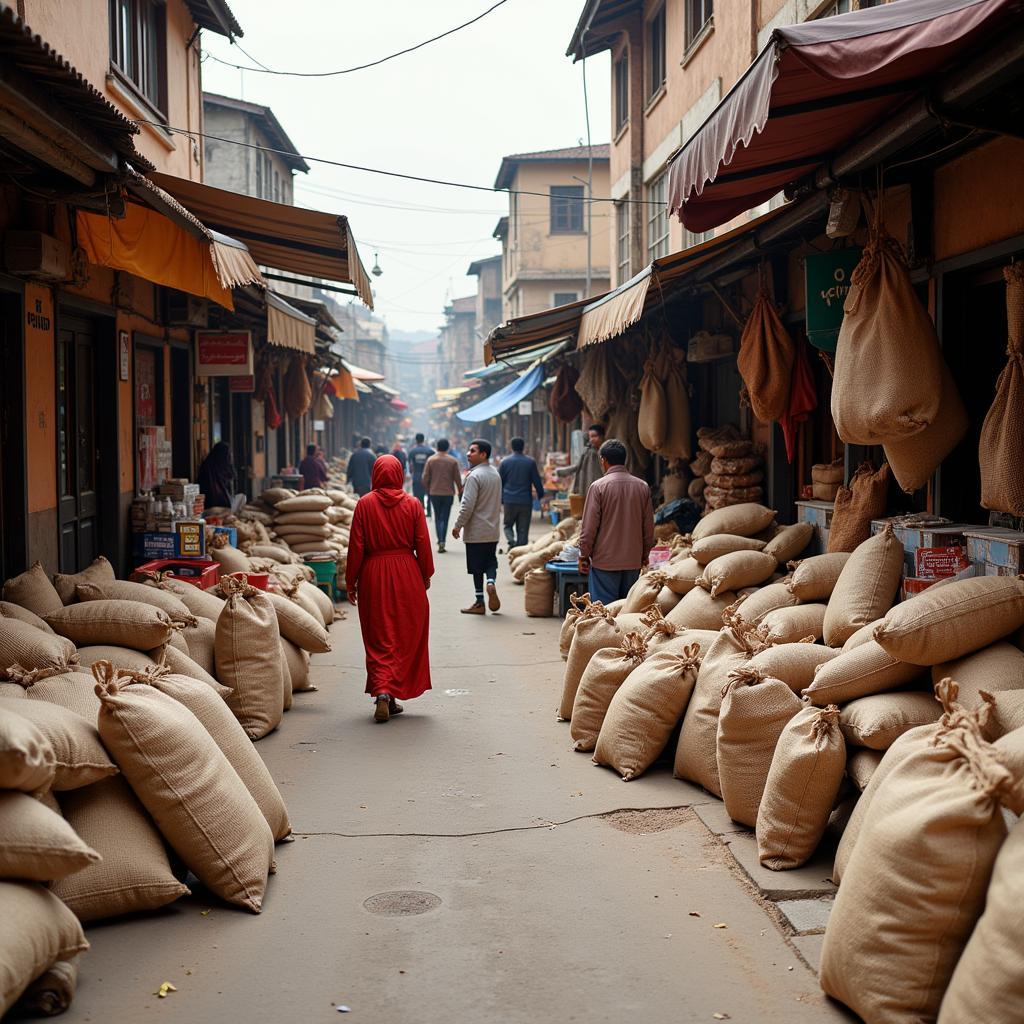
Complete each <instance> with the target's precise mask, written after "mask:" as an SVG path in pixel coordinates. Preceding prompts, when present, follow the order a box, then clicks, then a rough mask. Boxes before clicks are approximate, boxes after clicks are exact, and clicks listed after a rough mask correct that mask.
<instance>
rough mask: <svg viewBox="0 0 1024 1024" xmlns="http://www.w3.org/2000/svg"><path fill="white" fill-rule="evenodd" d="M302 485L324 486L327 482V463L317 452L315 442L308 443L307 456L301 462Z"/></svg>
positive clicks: (308, 486) (307, 486) (306, 486)
mask: <svg viewBox="0 0 1024 1024" xmlns="http://www.w3.org/2000/svg"><path fill="white" fill-rule="evenodd" d="M299 472H300V473H301V474H302V486H303V487H305V488H310V487H323V486H324V485H325V484H326V483H327V463H325V462H324V460H323V459H322V458H321V457H320V456H319V454H318V453H317V447H316V445H315V444H307V445H306V457H305V458H304V459H303V460H302V461H301V462H300V463H299Z"/></svg>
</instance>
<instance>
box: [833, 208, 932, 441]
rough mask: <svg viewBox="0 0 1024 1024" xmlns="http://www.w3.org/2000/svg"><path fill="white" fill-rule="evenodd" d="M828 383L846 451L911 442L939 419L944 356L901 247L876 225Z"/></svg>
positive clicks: (857, 272)
mask: <svg viewBox="0 0 1024 1024" xmlns="http://www.w3.org/2000/svg"><path fill="white" fill-rule="evenodd" d="M843 310H844V316H843V324H842V327H840V329H839V342H838V344H837V346H836V358H835V371H834V374H833V378H832V419H833V420H834V421H835V425H836V430H837V431H838V432H839V436H840V437H841V438H842V439H843V440H844V441H845V442H846V443H847V444H863V445H873V444H885V443H886V442H887V441H890V440H895V439H899V438H903V437H909V436H910V435H911V434H917V433H919V432H920V431H922V430H924V428H925V427H927V426H929V425H930V424H931V423H934V422H935V419H936V417H937V415H938V412H939V395H940V390H941V383H942V381H941V377H942V355H941V353H940V350H939V339H938V336H937V335H936V333H935V326H934V324H932V321H931V318H930V317H929V316H928V311H927V310H926V309H925V308H924V307H923V306H922V305H921V300H920V299H919V298H918V297H917V293H916V292H915V291H914V286H913V284H912V283H911V281H910V275H909V274H908V273H907V265H906V260H905V258H904V255H903V250H902V248H901V246H900V245H899V243H898V242H897V241H896V240H895V239H894V238H892V237H891V236H889V235H888V234H887V233H886V232H885V231H884V229H883V228H882V227H881V224H880V223H876V224H875V225H874V227H873V228H872V231H871V237H870V239H869V241H868V244H867V245H866V246H865V247H864V253H863V255H862V256H861V260H860V263H858V264H857V266H856V268H855V269H854V271H853V274H852V275H851V277H850V291H849V294H848V295H847V297H846V302H845V304H844V306H843Z"/></svg>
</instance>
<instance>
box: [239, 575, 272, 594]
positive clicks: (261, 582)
mask: <svg viewBox="0 0 1024 1024" xmlns="http://www.w3.org/2000/svg"><path fill="white" fill-rule="evenodd" d="M245 575H246V576H248V577H249V586H250V587H256V588H257V589H258V590H266V589H267V585H268V584H269V583H270V574H269V573H266V572H247V573H246V574H245Z"/></svg>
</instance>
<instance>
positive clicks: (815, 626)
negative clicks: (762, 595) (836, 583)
mask: <svg viewBox="0 0 1024 1024" xmlns="http://www.w3.org/2000/svg"><path fill="white" fill-rule="evenodd" d="M755 596H756V595H755ZM742 609H743V606H742V605H740V610H741V611H742ZM826 611H827V605H824V604H817V603H814V604H798V605H794V606H793V607H791V608H776V609H775V610H774V611H771V612H769V613H768V614H767V615H765V616H763V617H762V618H761V621H760V623H758V625H759V626H760V627H761V628H762V629H764V630H766V631H767V632H768V636H769V637H770V638H771V641H772V643H775V644H795V643H799V642H800V641H801V640H810V641H816V640H820V639H821V636H822V633H823V632H824V631H825V613H826Z"/></svg>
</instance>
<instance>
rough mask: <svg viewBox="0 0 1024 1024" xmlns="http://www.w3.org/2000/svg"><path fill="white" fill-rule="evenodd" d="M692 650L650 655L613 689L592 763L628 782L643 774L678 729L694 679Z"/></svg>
mask: <svg viewBox="0 0 1024 1024" xmlns="http://www.w3.org/2000/svg"><path fill="white" fill-rule="evenodd" d="M698 654H699V650H698V649H697V647H696V645H692V646H690V647H688V648H687V649H686V652H685V653H684V654H682V655H678V654H670V653H668V652H666V651H661V652H659V653H657V654H652V655H650V657H648V659H647V660H646V661H645V662H644V663H643V664H642V665H640V666H638V667H637V668H636V669H634V670H633V671H632V672H630V674H629V675H628V677H627V678H626V680H625V682H624V683H623V684H622V685H621V686H620V687H619V688H618V690H617V691H616V692H615V694H614V696H613V697H612V700H611V704H610V705H609V706H608V713H607V714H606V715H605V717H604V722H603V724H602V725H601V732H600V734H599V736H598V738H597V745H596V746H595V748H594V763H595V764H606V765H608V766H610V767H612V768H614V769H615V770H616V771H617V772H618V773H619V774H620V775H621V776H622V778H623V781H625V782H629V781H630V779H635V778H637V776H639V775H642V774H643V773H644V772H645V771H647V769H648V768H650V766H651V765H652V764H654V762H655V760H656V759H657V757H658V755H659V754H660V753H661V752H662V751H663V750H664V749H665V745H666V744H667V743H668V741H669V737H670V736H671V735H672V730H673V729H675V727H676V726H677V725H678V724H679V719H680V718H681V717H682V715H683V712H684V711H685V709H686V705H687V702H688V701H689V699H690V695H691V694H692V693H693V687H694V684H695V682H696V679H697V664H698V657H697V656H698Z"/></svg>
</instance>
